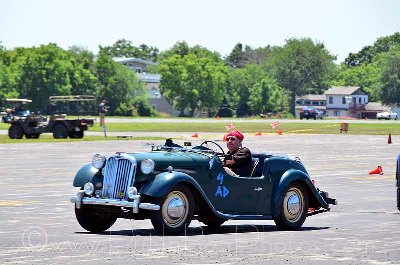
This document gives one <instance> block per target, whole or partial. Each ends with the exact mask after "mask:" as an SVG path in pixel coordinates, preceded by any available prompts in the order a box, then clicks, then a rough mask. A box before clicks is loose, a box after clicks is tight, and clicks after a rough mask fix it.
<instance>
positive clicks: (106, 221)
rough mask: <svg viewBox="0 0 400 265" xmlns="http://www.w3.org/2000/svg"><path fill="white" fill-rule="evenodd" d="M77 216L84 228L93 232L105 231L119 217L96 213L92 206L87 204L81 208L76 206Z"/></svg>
mask: <svg viewBox="0 0 400 265" xmlns="http://www.w3.org/2000/svg"><path fill="white" fill-rule="evenodd" d="M75 216H76V220H78V223H79V224H80V225H81V226H82V228H83V229H85V230H86V231H89V232H91V233H101V232H104V231H106V230H107V229H109V228H110V227H111V226H112V225H113V224H114V223H115V221H116V220H117V217H115V216H113V215H111V214H102V215H100V214H94V213H93V212H92V211H91V208H89V207H85V206H83V207H82V208H81V209H77V208H75Z"/></svg>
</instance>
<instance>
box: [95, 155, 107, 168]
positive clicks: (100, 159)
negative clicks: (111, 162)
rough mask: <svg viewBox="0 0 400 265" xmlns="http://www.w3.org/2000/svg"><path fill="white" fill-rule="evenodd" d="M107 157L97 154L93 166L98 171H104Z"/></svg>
mask: <svg viewBox="0 0 400 265" xmlns="http://www.w3.org/2000/svg"><path fill="white" fill-rule="evenodd" d="M106 160H107V159H106V156H105V155H102V154H95V155H94V156H93V158H92V165H93V166H94V167H95V168H97V169H102V168H103V167H104V165H105V164H106Z"/></svg>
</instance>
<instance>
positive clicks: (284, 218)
mask: <svg viewBox="0 0 400 265" xmlns="http://www.w3.org/2000/svg"><path fill="white" fill-rule="evenodd" d="M279 207H280V208H281V209H280V213H279V215H278V216H277V217H276V218H274V221H275V224H276V225H277V226H278V228H279V229H281V230H297V229H299V228H300V227H301V226H302V225H303V223H304V221H305V220H306V217H307V212H308V194H307V191H306V190H305V189H304V187H303V185H301V184H299V183H292V184H290V185H289V186H288V187H287V189H286V191H285V192H284V193H283V195H282V197H281V199H280V206H279Z"/></svg>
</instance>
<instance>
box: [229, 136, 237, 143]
mask: <svg viewBox="0 0 400 265" xmlns="http://www.w3.org/2000/svg"><path fill="white" fill-rule="evenodd" d="M236 140H237V139H236V138H235V137H228V138H226V141H228V142H229V141H232V142H233V141H236Z"/></svg>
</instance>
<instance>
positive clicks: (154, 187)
mask: <svg viewBox="0 0 400 265" xmlns="http://www.w3.org/2000/svg"><path fill="white" fill-rule="evenodd" d="M182 182H189V183H190V184H192V185H193V186H194V187H195V188H196V189H197V190H198V191H199V192H200V193H202V194H204V193H203V192H202V190H201V188H200V186H199V184H198V183H197V182H196V181H195V180H194V179H193V178H192V177H191V176H189V175H188V174H185V173H182V172H178V171H172V172H163V173H161V174H158V175H157V176H155V178H154V179H153V181H151V182H149V183H146V184H145V185H143V187H142V188H141V189H140V193H141V194H145V195H148V196H152V197H162V196H165V195H166V194H167V193H168V192H169V191H170V189H171V188H172V187H173V186H175V185H177V184H179V183H182Z"/></svg>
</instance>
